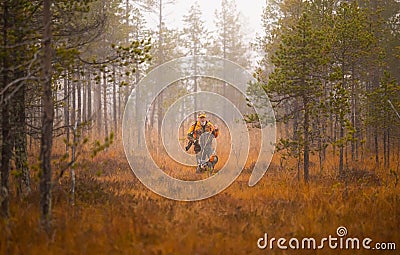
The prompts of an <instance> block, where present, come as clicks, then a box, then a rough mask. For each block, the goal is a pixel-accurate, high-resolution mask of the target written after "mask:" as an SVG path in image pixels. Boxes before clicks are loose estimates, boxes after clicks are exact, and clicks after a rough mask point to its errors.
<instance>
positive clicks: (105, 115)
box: [103, 71, 108, 137]
mask: <svg viewBox="0 0 400 255" xmlns="http://www.w3.org/2000/svg"><path fill="white" fill-rule="evenodd" d="M103 111H104V135H105V136H106V137H107V136H108V123H107V119H108V118H107V111H108V110H107V74H106V71H104V73H103Z"/></svg>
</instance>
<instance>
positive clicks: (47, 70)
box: [40, 0, 54, 230]
mask: <svg viewBox="0 0 400 255" xmlns="http://www.w3.org/2000/svg"><path fill="white" fill-rule="evenodd" d="M51 2H52V1H51V0H43V25H44V32H43V49H44V52H43V60H42V86H43V92H42V93H43V94H42V111H43V113H42V130H41V143H40V162H41V168H42V175H41V176H40V216H41V222H42V224H43V226H44V227H45V228H46V229H47V230H49V228H50V221H51V186H52V184H51V161H50V159H51V149H52V142H53V137H52V134H53V118H54V103H53V93H52V88H51V81H52V70H51V60H52V52H51V51H52V49H51V44H52V32H51V15H52V14H51V10H50V7H51Z"/></svg>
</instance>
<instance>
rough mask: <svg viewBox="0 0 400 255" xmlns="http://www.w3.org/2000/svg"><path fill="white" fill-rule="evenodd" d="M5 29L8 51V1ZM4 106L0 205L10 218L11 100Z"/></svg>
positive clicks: (5, 81)
mask: <svg viewBox="0 0 400 255" xmlns="http://www.w3.org/2000/svg"><path fill="white" fill-rule="evenodd" d="M3 8H4V9H3V10H4V12H3V19H4V27H3V47H4V49H7V46H8V16H9V15H8V1H5V2H4V7H3ZM2 64H3V68H2V69H3V70H2V73H3V84H2V85H3V87H4V88H5V87H6V86H7V84H8V82H9V81H8V78H9V77H8V76H9V71H8V70H9V60H8V54H7V53H5V54H4V57H3V63H2ZM7 94H8V91H5V92H4V96H3V98H6V95H7ZM0 105H2V109H1V110H2V113H1V117H2V121H1V130H2V146H1V166H0V167H1V175H0V177H1V178H0V179H1V187H0V203H1V212H0V213H1V215H2V216H3V217H6V218H8V217H9V192H10V183H9V177H10V161H11V156H12V145H11V139H10V138H11V129H10V128H11V124H10V112H9V111H10V102H9V100H7V99H6V100H4V101H3V102H0Z"/></svg>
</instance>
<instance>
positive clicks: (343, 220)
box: [0, 146, 400, 254]
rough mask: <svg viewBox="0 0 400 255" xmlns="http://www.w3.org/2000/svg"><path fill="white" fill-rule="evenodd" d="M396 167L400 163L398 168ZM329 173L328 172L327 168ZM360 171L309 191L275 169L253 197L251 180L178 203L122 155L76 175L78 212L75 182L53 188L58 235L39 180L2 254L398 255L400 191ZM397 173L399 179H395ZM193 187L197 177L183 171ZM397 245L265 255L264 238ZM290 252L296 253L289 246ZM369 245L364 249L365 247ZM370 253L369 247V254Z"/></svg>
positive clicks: (382, 177)
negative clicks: (43, 205) (45, 222)
mask: <svg viewBox="0 0 400 255" xmlns="http://www.w3.org/2000/svg"><path fill="white" fill-rule="evenodd" d="M393 164H397V162H393ZM329 165H330V167H329ZM363 165H371V164H369V163H368V162H364V163H363V164H361V163H359V164H358V166H359V168H358V169H356V168H354V169H353V170H352V171H351V173H350V174H348V177H347V178H346V180H339V179H338V178H337V173H336V172H335V171H334V166H333V163H330V162H329V160H328V161H327V166H328V167H327V170H326V171H325V172H323V173H322V174H320V173H319V170H316V169H313V170H312V172H311V174H312V178H311V180H310V182H309V183H308V184H305V183H304V182H303V181H298V179H297V173H296V171H294V170H287V169H288V168H287V169H286V170H280V169H279V168H278V167H276V165H275V164H274V162H273V163H272V165H271V167H270V169H269V170H268V171H267V173H266V175H265V176H264V177H263V178H262V180H261V181H260V182H259V183H258V184H257V185H255V186H254V187H249V186H248V185H247V183H248V180H249V177H250V173H251V172H250V170H249V169H245V170H244V171H243V172H242V174H241V175H240V176H239V178H238V179H237V180H236V181H235V182H234V183H233V184H232V185H231V186H230V187H228V188H227V189H226V190H224V191H223V192H222V193H220V194H218V195H216V196H214V197H211V198H209V199H205V200H202V201H198V202H178V201H173V200H169V199H166V198H163V197H161V196H159V195H156V194H154V193H153V192H152V191H150V190H148V189H147V188H146V187H145V186H144V185H143V184H141V183H140V181H139V180H138V179H137V178H136V177H135V176H134V174H133V173H132V171H131V170H130V167H129V165H128V162H127V160H126V158H125V155H124V153H123V151H122V149H121V148H117V146H114V148H110V149H109V150H108V151H107V152H101V153H100V154H99V155H98V156H96V157H95V158H93V159H92V158H90V157H87V158H81V159H80V161H79V162H78V164H77V167H76V173H77V187H76V188H77V189H76V198H75V204H74V205H72V204H71V203H70V194H69V185H70V179H69V175H68V173H67V174H66V175H65V176H64V177H63V178H61V180H60V181H59V182H58V183H56V184H54V187H53V214H52V217H53V221H52V226H53V230H52V232H51V234H50V235H48V234H46V233H45V232H44V231H43V230H42V229H41V228H40V227H39V221H38V219H39V206H38V204H39V192H38V188H37V187H38V185H37V184H38V177H37V174H34V178H33V185H32V187H33V191H32V194H31V195H29V197H27V198H25V199H20V198H17V197H15V196H14V197H12V200H11V210H10V211H11V218H10V219H9V221H8V222H4V221H3V222H1V223H0V224H1V225H0V227H1V231H0V254H399V253H398V250H399V249H400V230H399V229H400V221H399V218H400V185H397V182H398V176H397V175H396V174H394V172H395V171H392V172H391V173H390V172H389V170H384V169H375V171H370V170H368V171H366V170H362V169H366V167H364V166H363ZM397 173H399V172H398V170H397ZM182 174H183V175H186V176H187V177H190V176H192V175H196V174H195V173H194V169H191V168H187V169H183V170H182ZM341 226H344V227H346V229H347V231H348V233H347V235H346V236H345V237H348V238H354V237H357V238H359V239H360V240H361V241H362V240H363V238H367V237H368V238H371V239H372V242H371V243H370V246H373V245H374V244H375V243H376V242H395V243H396V245H397V247H396V248H397V251H379V252H378V251H376V250H371V251H367V250H365V249H363V248H362V247H360V250H356V249H347V250H346V249H339V248H336V249H330V248H329V246H328V243H325V246H324V247H325V248H324V249H321V250H318V249H316V250H312V249H305V250H293V249H290V248H289V249H288V250H281V249H279V248H278V247H277V246H276V245H277V244H276V242H275V243H273V245H274V248H273V249H270V248H269V247H267V248H266V249H264V250H261V249H259V248H258V246H257V241H258V240H259V238H261V237H264V235H265V233H267V234H268V238H269V240H270V239H271V238H273V237H275V238H276V239H278V238H281V237H283V238H286V239H287V240H289V239H290V238H298V239H299V240H300V241H301V240H302V238H315V239H316V240H317V242H318V244H317V245H319V243H320V242H319V240H321V239H322V238H324V237H326V238H328V237H329V235H331V236H332V237H338V236H337V232H336V231H337V229H338V227H341ZM286 245H288V243H286ZM360 245H361V244H360ZM361 246H362V245H361Z"/></svg>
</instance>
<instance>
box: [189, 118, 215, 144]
mask: <svg viewBox="0 0 400 255" xmlns="http://www.w3.org/2000/svg"><path fill="white" fill-rule="evenodd" d="M204 132H210V133H212V134H213V135H214V137H215V138H217V137H218V134H219V130H218V129H215V127H214V125H213V124H212V123H211V122H210V121H206V124H205V125H204V126H201V124H200V121H196V123H193V124H192V125H191V126H190V128H189V130H188V132H187V135H188V139H189V140H191V139H194V140H196V139H197V138H199V137H200V136H201V135H202V134H203V133H204Z"/></svg>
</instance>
